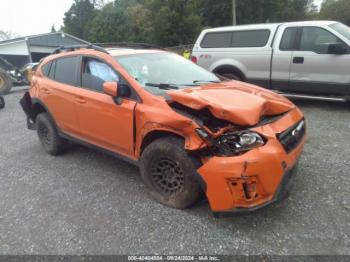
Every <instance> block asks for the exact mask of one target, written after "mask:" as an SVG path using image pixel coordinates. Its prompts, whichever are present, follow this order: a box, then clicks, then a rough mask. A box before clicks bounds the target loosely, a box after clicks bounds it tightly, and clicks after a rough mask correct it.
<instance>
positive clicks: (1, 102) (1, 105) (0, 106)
mask: <svg viewBox="0 0 350 262" xmlns="http://www.w3.org/2000/svg"><path fill="white" fill-rule="evenodd" d="M4 107H5V99H4V98H3V97H2V96H0V109H3V108H4Z"/></svg>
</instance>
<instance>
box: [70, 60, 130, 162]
mask: <svg viewBox="0 0 350 262" xmlns="http://www.w3.org/2000/svg"><path fill="white" fill-rule="evenodd" d="M81 68H82V72H81V79H82V81H81V82H82V84H81V86H82V89H81V91H80V92H79V95H77V97H76V105H77V107H76V108H77V115H78V122H79V126H80V135H81V137H83V140H85V141H87V142H88V143H90V144H93V145H97V146H99V147H102V148H105V149H107V150H109V151H113V152H116V153H119V154H122V155H124V156H128V157H133V155H134V135H133V134H134V131H133V129H134V127H133V118H134V109H135V106H136V101H134V100H132V99H128V98H125V99H123V102H122V104H121V105H117V104H116V103H115V101H114V98H113V97H111V96H110V95H107V94H105V93H104V92H103V83H104V82H106V81H116V82H120V81H123V80H122V78H121V77H120V76H119V74H118V73H117V72H116V71H115V70H114V69H113V68H112V67H111V66H110V65H109V64H107V63H105V62H104V61H102V60H99V59H96V58H90V57H83V59H82V66H81Z"/></svg>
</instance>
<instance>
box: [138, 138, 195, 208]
mask: <svg viewBox="0 0 350 262" xmlns="http://www.w3.org/2000/svg"><path fill="white" fill-rule="evenodd" d="M197 165H198V160H196V159H195V158H193V157H192V156H190V155H189V154H188V153H187V152H186V151H185V150H184V142H183V141H182V140H181V139H179V138H176V137H163V138H160V139H157V140H155V141H154V142H152V143H151V144H150V145H148V146H147V147H146V148H145V150H144V151H143V153H142V155H141V159H140V173H141V177H142V179H143V181H144V183H145V184H146V186H147V188H148V190H149V193H150V194H151V196H152V197H153V198H155V199H156V200H157V201H158V202H160V203H162V204H164V205H166V206H169V207H172V208H177V209H185V208H188V207H190V206H192V205H193V204H195V203H196V202H197V201H198V200H199V199H200V197H201V195H202V191H201V188H200V186H199V183H198V182H197V180H196V178H195V176H196V172H197V171H196V170H197V168H196V166H197Z"/></svg>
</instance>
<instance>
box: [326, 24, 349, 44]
mask: <svg viewBox="0 0 350 262" xmlns="http://www.w3.org/2000/svg"><path fill="white" fill-rule="evenodd" d="M329 27H330V28H332V29H333V30H335V31H337V32H338V33H339V34H341V35H343V36H344V37H346V38H347V39H348V40H349V41H350V27H348V26H346V25H344V24H342V23H335V24H331V25H330V26H329Z"/></svg>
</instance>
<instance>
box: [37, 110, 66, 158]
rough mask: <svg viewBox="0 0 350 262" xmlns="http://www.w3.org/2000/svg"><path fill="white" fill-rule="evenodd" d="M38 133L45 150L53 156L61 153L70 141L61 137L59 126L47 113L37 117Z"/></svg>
mask: <svg viewBox="0 0 350 262" xmlns="http://www.w3.org/2000/svg"><path fill="white" fill-rule="evenodd" d="M36 127H37V133H38V137H39V140H40V143H41V145H42V146H43V148H44V149H45V151H46V152H47V153H48V154H50V155H53V156H56V155H59V154H61V153H62V152H63V151H64V150H65V149H66V147H67V144H68V141H67V140H65V139H64V138H62V137H60V136H59V135H58V132H57V128H56V126H55V124H54V123H53V121H52V120H51V117H50V116H49V115H48V114H47V113H41V114H39V115H38V116H37V118H36Z"/></svg>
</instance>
